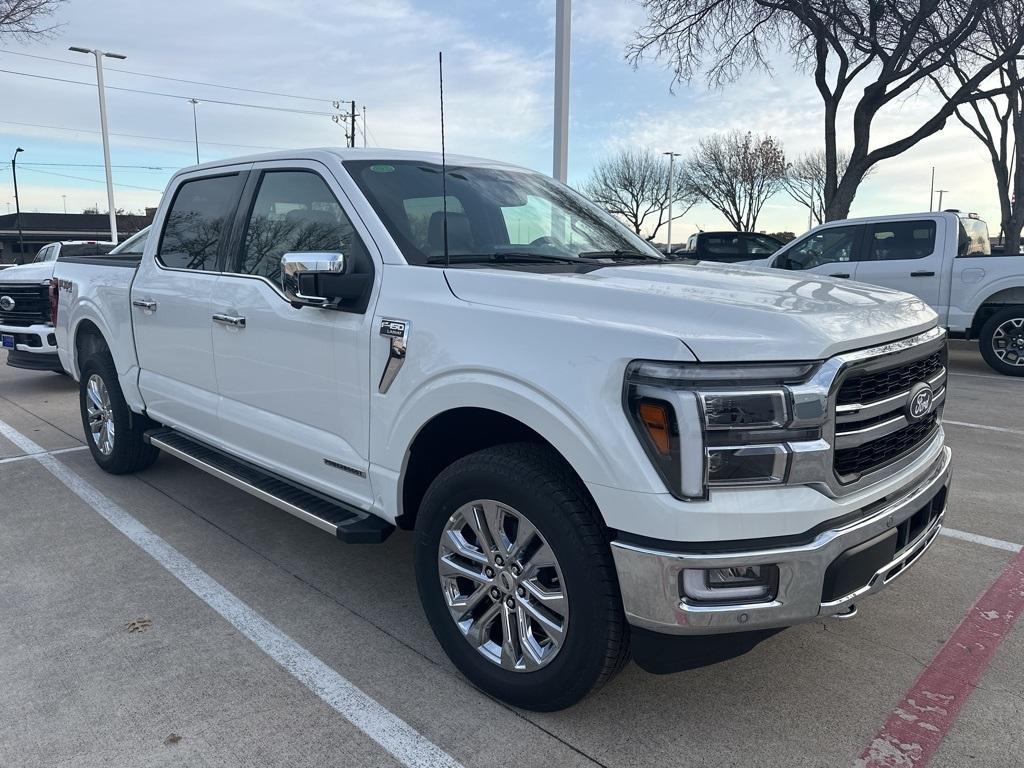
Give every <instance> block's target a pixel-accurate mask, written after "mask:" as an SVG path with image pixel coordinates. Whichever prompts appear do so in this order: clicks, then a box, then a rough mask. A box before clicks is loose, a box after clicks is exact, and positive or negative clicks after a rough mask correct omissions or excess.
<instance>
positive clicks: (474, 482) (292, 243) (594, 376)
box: [55, 149, 950, 709]
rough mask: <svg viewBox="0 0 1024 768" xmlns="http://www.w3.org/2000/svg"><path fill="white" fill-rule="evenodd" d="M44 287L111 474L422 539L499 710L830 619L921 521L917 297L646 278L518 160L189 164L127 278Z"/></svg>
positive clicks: (667, 264)
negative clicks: (181, 473)
mask: <svg viewBox="0 0 1024 768" xmlns="http://www.w3.org/2000/svg"><path fill="white" fill-rule="evenodd" d="M55 277H56V279H57V280H58V286H59V305H58V310H57V342H58V348H59V350H60V356H61V359H62V361H63V363H64V365H65V366H66V367H67V369H68V370H69V371H70V372H71V373H72V375H73V376H74V377H75V378H76V379H78V380H79V382H80V385H81V394H80V398H81V412H82V422H83V425H84V428H85V432H86V437H87V442H88V445H89V448H90V450H91V452H92V455H93V457H94V458H95V460H96V462H97V463H98V464H99V465H100V466H101V467H102V468H103V469H105V470H107V471H108V472H112V473H125V472H133V471H138V470H142V469H144V468H145V467H147V466H148V465H150V464H151V463H152V462H153V461H154V460H155V459H156V458H157V455H158V454H159V453H160V452H165V453H168V454H170V455H172V456H175V457H177V458H179V459H181V460H183V461H185V462H188V463H190V464H193V465H195V466H196V467H199V468H200V469H202V470H204V471H207V472H210V473H212V474H214V475H215V476H217V477H219V478H222V479H223V480H225V481H227V482H229V483H232V484H234V485H235V486H237V487H239V488H242V489H244V490H245V491H248V492H249V493H252V494H253V495H255V496H257V497H259V498H260V499H263V500H264V501H266V502H269V503H270V504H273V505H276V506H277V507H280V508H282V509H284V510H286V511H288V512H290V513H292V514H293V515H296V516H297V517H299V518H301V519H303V520H305V521H307V522H309V523H311V524H313V525H315V526H317V527H319V528H322V529H324V530H325V531H328V532H330V533H332V534H335V535H337V536H338V537H339V538H341V539H342V540H344V541H349V542H379V541H381V540H383V539H384V538H385V537H386V536H387V535H388V534H390V533H391V532H392V531H393V530H394V529H395V528H396V527H398V528H403V529H413V530H415V532H416V545H415V571H416V580H417V585H418V589H419V595H420V598H421V601H422V604H423V609H424V611H425V613H426V616H427V619H428V620H429V623H430V625H431V627H432V629H433V630H434V632H435V634H436V636H437V638H438V640H439V642H440V644H441V645H442V646H443V648H444V650H445V651H446V652H447V654H448V655H449V656H450V658H451V659H452V661H453V662H454V663H455V665H456V666H457V667H458V668H459V669H460V670H462V672H463V673H465V674H466V676H467V677H468V678H469V679H470V680H472V681H473V682H474V683H475V684H476V685H478V686H480V687H481V688H483V689H484V690H486V691H488V692H489V693H491V694H493V695H495V696H497V697H500V698H502V699H504V700H506V701H508V702H511V703H513V704H515V705H518V706H522V707H527V708H534V709H556V708H560V707H565V706H568V705H570V704H572V703H573V702H575V701H577V700H578V699H579V698H581V697H582V696H584V695H585V694H586V693H587V692H588V691H590V690H592V689H593V688H595V687H596V686H597V685H599V684H601V683H602V682H604V681H605V680H607V679H608V678H609V677H610V676H611V675H612V674H614V673H615V671H616V670H617V669H619V668H620V667H621V666H622V664H623V663H624V662H625V661H626V659H627V658H628V657H629V655H630V652H631V651H632V654H633V657H634V658H635V659H636V660H637V661H638V662H639V663H640V664H641V666H643V667H645V668H647V669H650V670H652V671H661V672H664V671H669V670H671V669H680V668H686V667H689V666H694V665H697V664H706V663H710V662H713V661H715V660H718V659H721V658H725V657H727V656H728V655H734V654H736V653H740V652H743V651H745V650H749V649H750V648H751V647H753V646H754V645H755V644H756V643H757V642H758V641H759V640H761V639H763V638H764V637H766V636H767V635H769V634H771V633H773V632H775V631H778V630H779V629H780V628H783V627H787V626H790V625H793V624H797V623H800V622H806V621H810V620H813V619H816V618H818V617H827V616H833V615H845V616H851V615H853V614H854V613H855V612H856V604H857V602H858V601H860V600H861V599H863V598H865V597H866V596H868V595H870V594H872V593H874V592H877V591H879V590H880V589H882V588H883V587H884V586H885V585H886V584H887V583H889V582H890V581H891V580H892V579H894V578H895V577H897V576H898V575H900V574H902V573H904V572H906V570H907V569H908V568H909V567H910V566H911V565H912V564H913V563H914V562H915V561H916V560H917V559H918V558H919V557H921V556H922V554H923V553H924V552H925V550H926V549H927V548H928V547H929V546H930V545H931V543H932V542H933V540H934V539H935V536H936V535H937V533H938V531H939V528H940V526H941V524H942V520H943V515H944V512H945V507H946V497H947V489H948V486H949V482H950V451H949V449H948V448H947V447H945V445H944V435H943V429H942V425H941V412H942V406H943V400H944V398H945V394H946V388H945V381H946V338H945V332H944V331H943V330H942V329H941V328H939V327H938V326H937V323H936V315H935V313H934V312H933V311H932V310H931V309H929V308H928V307H927V305H926V304H925V303H924V302H922V301H921V300H920V299H917V298H915V297H913V296H910V295H908V294H905V293H899V292H895V291H891V290H886V289H883V288H873V287H869V286H863V285H860V284H852V283H850V282H849V281H844V280H836V279H830V278H827V277H818V276H816V275H809V274H799V275H788V274H786V273H784V272H780V271H772V272H770V273H765V272H759V271H746V270H741V269H736V268H730V267H704V266H697V265H695V264H693V263H685V262H673V261H668V260H666V259H665V258H664V257H663V256H662V254H660V253H658V252H657V251H655V250H654V249H653V248H651V247H650V246H649V245H648V244H646V243H645V242H643V241H642V240H641V239H640V238H637V237H636V236H634V235H633V234H632V233H630V232H629V231H628V230H627V229H626V228H625V227H623V226H622V225H621V224H620V223H618V222H617V221H615V220H614V219H613V218H611V217H610V216H608V215H607V214H605V213H604V212H602V211H601V210H599V209H598V208H597V207H595V206H594V205H592V204H591V203H589V202H588V201H587V200H585V199H583V198H582V197H580V196H579V195H578V194H576V193H575V192H573V191H572V190H570V189H568V188H567V187H565V186H562V185H560V184H558V183H556V182H554V181H552V180H551V179H549V178H547V177H545V176H542V175H540V174H538V173H534V172H531V171H527V170H524V169H520V168H516V167H513V166H510V165H505V164H501V163H496V162H489V161H484V160H478V159H472V158H466V157H456V158H452V157H449V158H448V160H447V165H446V166H445V165H444V164H443V163H442V158H441V157H440V156H438V155H433V154H427V153H418V152H399V151H385V150H376V149H374V150H332V149H322V150H302V151H295V152H288V153H275V154H267V155H261V156H256V157H250V158H244V159H240V160H233V161H223V162H217V163H210V164H206V165H200V166H196V167H192V168H188V169H185V170H183V171H181V172H179V173H177V174H176V175H175V176H174V177H173V178H172V180H171V181H170V183H169V186H168V188H167V190H166V193H165V195H164V197H163V201H162V202H161V205H160V207H159V209H158V211H157V213H156V217H155V219H154V222H153V228H152V234H151V236H150V238H149V239H148V241H147V243H146V247H145V252H144V254H143V255H142V257H141V259H140V260H137V261H136V262H132V261H131V260H127V259H126V260H121V261H118V260H117V259H107V260H88V261H87V260H84V259H83V260H73V259H72V260H64V261H62V262H60V263H59V264H58V265H57V271H56V275H55ZM382 567H385V566H384V565H382ZM822 637H823V638H827V635H825V636H822Z"/></svg>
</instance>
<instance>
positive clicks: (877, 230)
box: [868, 221, 935, 261]
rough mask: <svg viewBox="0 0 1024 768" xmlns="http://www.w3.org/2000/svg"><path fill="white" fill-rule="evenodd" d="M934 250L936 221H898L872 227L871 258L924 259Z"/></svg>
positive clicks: (890, 259)
mask: <svg viewBox="0 0 1024 768" xmlns="http://www.w3.org/2000/svg"><path fill="white" fill-rule="evenodd" d="M934 252H935V222H934V221H897V222H890V223H888V224H875V225H874V226H873V227H872V229H871V253H870V255H869V257H868V258H870V259H874V260H876V261H893V260H897V259H923V258H924V257H925V256H931V255H932V253H934Z"/></svg>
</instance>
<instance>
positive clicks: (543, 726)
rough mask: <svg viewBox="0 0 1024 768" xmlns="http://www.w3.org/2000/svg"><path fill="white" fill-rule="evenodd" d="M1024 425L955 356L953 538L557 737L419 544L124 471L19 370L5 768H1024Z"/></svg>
mask: <svg viewBox="0 0 1024 768" xmlns="http://www.w3.org/2000/svg"><path fill="white" fill-rule="evenodd" d="M3 362H5V361H4V360H3V358H2V356H0V364H2V363H3ZM1022 405H1024V379H1011V378H1007V377H1001V376H998V375H996V374H994V373H993V372H992V371H990V370H989V369H988V368H987V367H986V366H985V365H984V363H983V362H982V361H981V359H980V356H979V355H978V354H977V351H976V349H974V347H973V346H971V345H969V344H965V343H957V342H954V345H953V349H952V354H951V376H950V395H949V398H948V400H947V406H946V410H945V419H946V433H947V438H948V442H949V444H950V445H951V446H952V447H953V450H954V452H955V457H954V458H955V478H954V485H953V491H952V498H951V501H950V506H949V512H948V513H947V520H946V525H947V527H948V528H949V529H952V530H951V531H947V533H951V534H953V535H944V536H941V537H940V538H939V539H938V540H937V542H936V544H935V545H934V546H933V548H932V550H931V551H930V552H929V553H928V555H927V556H926V557H925V558H924V559H923V560H922V561H921V562H920V563H919V564H918V565H917V566H916V567H915V568H913V569H912V570H911V571H910V572H909V573H908V574H907V575H906V576H905V577H903V578H901V579H899V580H897V581H896V582H895V583H894V584H893V585H891V587H890V588H889V589H888V590H887V591H886V592H884V593H883V594H881V595H879V596H877V597H875V598H873V599H871V600H869V601H866V602H864V603H863V604H861V606H860V614H859V616H858V617H857V618H856V619H854V620H851V621H838V620H833V619H829V620H823V621H817V622H814V623H811V624H808V625H804V626H801V627H795V628H792V629H789V630H787V631H785V632H782V633H780V634H778V635H776V636H774V637H772V638H771V639H769V640H767V641H766V642H764V643H763V644H761V645H760V646H758V647H757V648H756V649H755V650H754V651H752V652H751V653H749V654H747V655H745V656H742V657H740V658H737V659H733V660H731V661H728V662H725V663H722V664H719V665H717V666H713V667H709V668H705V669H700V670H696V671H691V672H685V673H680V674H675V675H666V676H654V675H649V674H647V673H645V672H643V671H641V670H640V669H638V668H637V667H636V666H635V665H630V666H628V667H627V668H626V669H625V670H624V672H623V673H622V674H620V675H619V676H618V677H617V678H615V680H613V681H612V682H611V683H610V684H609V685H608V686H606V687H605V688H603V689H602V690H601V691H599V692H598V693H597V694H596V695H593V696H591V697H590V698H588V699H586V700H585V701H584V702H583V703H582V704H580V705H578V706H576V707H575V708H573V709H570V710H567V711H564V712H557V713H552V714H536V713H528V712H520V711H516V710H513V709H510V708H508V707H506V706H504V705H502V704H499V703H497V702H495V701H493V700H491V699H489V698H487V697H486V696H484V695H482V694H480V693H479V692H477V691H476V690H475V689H473V688H472V687H471V686H470V685H469V684H468V683H466V682H465V681H464V679H463V678H462V677H461V676H460V675H459V674H458V673H457V672H456V671H455V669H454V668H453V667H452V666H451V664H450V663H449V662H448V660H447V658H446V657H445V656H444V655H443V653H442V651H441V649H440V648H439V646H438V645H437V644H436V642H435V640H434V637H433V635H432V634H431V631H430V629H429V627H428V626H427V624H426V621H425V619H424V617H423V615H422V612H421V610H420V606H419V602H418V599H417V595H416V590H415V586H414V580H413V569H412V539H411V537H410V536H409V535H408V534H403V533H401V532H399V533H396V534H395V535H394V536H392V537H391V538H390V539H389V540H388V541H387V542H386V543H384V544H383V545H378V546H347V545H344V544H341V543H340V542H338V541H337V540H335V539H333V538H332V537H330V536H328V535H327V534H324V533H322V532H321V531H319V530H317V529H315V528H313V527H311V526H309V525H306V524H304V523H302V522H300V521H298V520H296V519H294V518H292V517H290V516H289V515H287V514H285V513H283V512H280V511H278V510H276V509H274V508H272V507H270V506H267V505H265V504H263V503H261V502H259V501H257V500H254V499H253V498H252V497H250V496H248V495H246V494H244V493H242V492H241V491H238V490H236V489H234V488H232V487H230V486H228V485H227V484H225V483H223V482H220V481H218V480H216V479H214V478H212V477H209V476H207V475H205V474H203V473H201V472H199V471H198V470H195V469H193V468H192V467H190V466H188V465H186V464H184V463H182V462H180V461H177V460H175V459H173V458H170V457H167V456H163V457H161V458H160V460H159V461H158V462H157V463H156V465H155V466H153V467H152V468H151V469H149V470H147V471H145V472H143V473H140V474H139V475H136V476H124V477H113V476H109V475H106V474H104V473H103V472H101V471H100V470H99V469H98V468H97V467H96V466H95V465H94V463H93V461H92V458H91V457H90V455H89V453H88V451H86V450H83V449H82V448H81V446H82V445H83V442H82V429H81V423H80V421H79V415H78V399H77V386H76V385H75V383H74V382H73V381H72V380H71V379H69V378H66V377H61V376H57V375H54V374H37V373H29V372H25V371H16V370H13V369H10V368H7V367H6V366H2V367H0V424H2V425H6V427H7V432H6V435H7V437H6V438H5V437H2V436H0V526H2V527H0V616H2V620H0V681H2V688H0V765H3V766H76V767H77V766H94V765H95V766H100V765H102V766H111V765H137V766H154V765H189V766H215V765H232V766H234V765H288V766H322V765H344V766H349V765H351V766H378V765H379V766H386V765H398V764H401V762H402V761H403V760H404V761H405V762H406V763H407V764H412V765H424V766H428V765H433V766H441V765H453V764H462V765H464V766H467V767H470V766H495V765H502V766H504V765H537V766H576V765H579V766H583V765H600V766H635V765H665V766H684V765H694V766H696V765H700V766H848V765H854V764H860V765H891V766H911V765H915V766H916V765H921V764H924V762H928V760H929V757H930V762H928V764H929V765H932V766H948V767H952V766H965V765H971V766H975V765H977V766H997V765H998V766H1015V765H1022V764H1024V758H1022V757H1021V755H1024V728H1022V727H1021V724H1022V723H1024V623H1022V622H1016V621H1015V620H1016V612H1014V611H1003V612H1000V608H999V606H1007V605H1014V604H1017V603H1021V602H1022V601H1024V587H1022V586H1021V585H1022V584H1024V580H1022V581H1020V582H1014V581H1013V578H1010V579H1009V580H1008V578H1007V573H1008V572H1010V571H1012V569H1013V568H1014V567H1016V565H1015V564H1018V563H1024V560H1022V558H1021V557H1020V556H1018V555H1015V553H1014V545H1017V548H1018V549H1019V544H1020V543H1021V542H1024V508H1022V505H1021V501H1020V495H1019V489H1020V487H1021V476H1022V472H1024V460H1022V458H1021V457H1022V453H1024V407H1022ZM0 434H3V430H2V429H0ZM67 449H71V450H67ZM38 451H45V452H47V453H45V454H37V455H35V456H28V457H26V454H29V453H33V454H35V453H37V452H38ZM125 513H127V514H125ZM129 516H130V517H129ZM133 520H134V521H137V523H136V522H133ZM138 523H141V524H142V526H145V528H142V527H141V526H139V525H138ZM147 529H148V530H147ZM153 534H155V536H154V535H153ZM140 544H141V546H140ZM168 545H169V546H168ZM172 548H173V549H172ZM1020 568H1021V569H1024V564H1022V565H1021V566H1020ZM1010 575H1011V577H1012V576H1013V574H1012V573H1011V574H1010ZM993 583H995V585H996V586H995V587H992V588H991V589H990V587H991V585H993ZM1000 585H1002V587H1005V589H1003V590H1002V591H1000ZM1004 592H1005V594H1004ZM982 595H986V597H985V598H984V600H983V602H982V603H980V604H979V607H977V608H972V606H974V605H975V602H976V601H977V600H978V599H979V597H981V596H982ZM985 600H989V601H995V602H985ZM1000 601H1002V602H1000ZM211 606H212V607H211ZM993 606H995V607H993ZM218 611H219V612H218ZM978 612H980V616H981V619H979V618H978V616H975V615H973V614H975V613H978ZM991 614H995V615H994V616H993V615H991ZM965 619H966V625H967V626H966V629H965V628H964V624H963V623H962V622H965ZM978 621H988V622H990V624H989V625H985V626H983V627H981V628H980V629H979V628H978V627H977V623H978ZM958 627H960V629H958ZM975 645H976V646H977V647H974V646H975ZM958 654H959V655H958ZM965 654H966V656H967V657H969V658H968V662H969V663H966V664H965V663H963V657H964V655H965ZM972 663H973V666H972ZM943 686H945V687H943ZM950 691H951V692H952V693H950ZM908 702H909V703H908ZM915 713H916V714H915ZM914 728H917V729H918V730H919V732H920V744H918V743H917V742H914V741H913V740H912V739H911V740H907V738H906V737H905V734H906V733H908V732H913V729H914ZM908 729H909V731H908ZM929 745H931V746H929ZM933 752H934V754H932V753H933Z"/></svg>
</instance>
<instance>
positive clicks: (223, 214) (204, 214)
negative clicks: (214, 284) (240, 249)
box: [157, 173, 242, 272]
mask: <svg viewBox="0 0 1024 768" xmlns="http://www.w3.org/2000/svg"><path fill="white" fill-rule="evenodd" d="M241 188H242V177H241V175H240V174H237V173H236V174H231V175H230V176H212V177H210V178H206V179H195V180H193V181H186V182H185V183H184V184H182V185H181V186H180V187H178V192H177V193H176V194H175V196H174V202H173V203H171V210H170V212H169V213H168V214H167V221H166V222H165V223H164V231H163V236H162V237H161V238H160V248H159V249H158V250H157V260H158V261H159V262H160V263H161V264H163V265H164V266H165V267H171V268H172V269H194V270H199V271H206V272H213V271H216V270H217V254H218V253H219V251H220V245H221V241H222V240H223V239H224V238H226V237H227V235H228V232H229V230H230V226H229V225H230V222H231V217H232V215H233V214H234V212H235V205H236V204H237V202H238V196H239V193H240V192H241Z"/></svg>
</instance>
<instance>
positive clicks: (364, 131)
mask: <svg viewBox="0 0 1024 768" xmlns="http://www.w3.org/2000/svg"><path fill="white" fill-rule="evenodd" d="M363 149H366V105H365V104H364V105H363Z"/></svg>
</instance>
